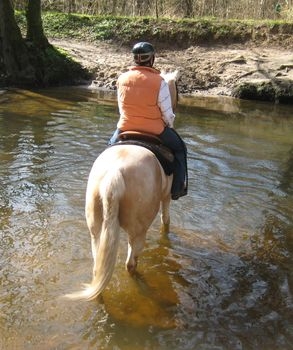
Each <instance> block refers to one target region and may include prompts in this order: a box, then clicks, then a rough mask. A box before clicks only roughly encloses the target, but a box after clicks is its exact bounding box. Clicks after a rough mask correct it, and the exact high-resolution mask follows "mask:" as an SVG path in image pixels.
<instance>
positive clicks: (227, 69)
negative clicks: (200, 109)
mask: <svg viewBox="0 0 293 350" xmlns="http://www.w3.org/2000/svg"><path fill="white" fill-rule="evenodd" d="M50 42H51V43H52V44H53V45H55V46H57V47H60V48H62V49H63V50H65V51H66V52H68V54H69V55H70V56H71V57H72V58H74V59H75V60H76V61H77V62H79V63H81V65H82V66H83V67H85V68H87V69H88V70H90V71H91V73H92V76H93V80H92V81H91V82H88V83H89V84H90V85H91V87H95V88H103V89H115V83H116V79H117V77H118V76H119V74H120V73H121V72H123V71H125V70H126V69H127V67H129V66H130V65H132V58H131V55H130V49H131V48H130V47H126V46H119V45H118V44H113V43H109V42H95V44H92V43H86V42H80V41H77V40H66V39H51V40H50ZM155 65H156V67H157V68H159V69H160V70H165V71H170V70H179V72H180V79H179V82H178V87H179V91H180V93H181V94H186V93H188V94H204V95H206V94H208V95H223V96H233V94H235V91H236V89H237V87H239V86H241V85H243V84H244V83H245V84H257V85H263V84H264V83H265V84H268V83H270V84H271V83H272V82H273V83H274V82H276V81H280V80H282V81H285V82H288V83H289V85H290V84H292V81H293V54H292V51H291V50H290V49H285V48H283V47H278V46H268V45H266V44H265V43H263V44H262V45H254V44H251V43H249V44H231V45H225V46H224V45H215V46H190V47H188V48H187V49H172V48H171V47H170V48H168V49H162V50H160V51H158V52H157V55H156V62H155ZM292 95H293V94H292ZM256 99H257V98H256ZM259 99H266V98H265V96H264V98H259Z"/></svg>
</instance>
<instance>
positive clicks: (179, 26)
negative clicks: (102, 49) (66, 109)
mask: <svg viewBox="0 0 293 350" xmlns="http://www.w3.org/2000/svg"><path fill="white" fill-rule="evenodd" d="M17 21H18V23H19V25H20V27H21V29H22V31H25V26H26V23H25V17H24V14H23V13H21V12H18V13H17ZM43 26H44V30H45V33H46V35H47V37H54V38H72V39H77V40H84V41H88V42H95V41H103V40H111V41H114V42H117V43H119V44H129V43H132V42H133V41H137V40H149V41H152V42H155V43H161V44H162V43H163V44H164V45H174V46H177V47H180V46H188V45H194V44H211V43H215V44H217V43H221V44H223V43H231V42H239V43H242V42H245V41H248V40H251V39H252V36H253V37H254V38H255V37H256V35H255V33H256V34H257V33H258V32H259V31H260V30H261V31H262V33H263V32H267V33H269V34H282V35H284V34H287V35H290V34H293V22H285V21H281V20H275V21H273V20H266V21H254V20H245V21H244V20H241V21H240V20H236V19H229V20H218V19H216V18H194V19H171V18H160V19H156V18H153V17H125V16H124V17H116V16H89V15H79V14H65V13H59V12H54V13H53V12H44V13H43ZM253 33H254V35H252V34H253ZM260 38H261V36H260Z"/></svg>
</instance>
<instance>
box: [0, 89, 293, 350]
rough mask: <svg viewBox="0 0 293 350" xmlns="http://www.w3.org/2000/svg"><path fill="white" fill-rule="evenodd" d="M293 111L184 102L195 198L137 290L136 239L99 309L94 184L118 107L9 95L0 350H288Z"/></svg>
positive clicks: (98, 99) (153, 239)
mask: <svg viewBox="0 0 293 350" xmlns="http://www.w3.org/2000/svg"><path fill="white" fill-rule="evenodd" d="M292 112H293V110H292V107H286V106H274V105H270V104H261V103H251V102H243V101H242V102H240V101H238V102H237V101H234V100H231V99H219V98H217V99H212V98H200V97H189V98H188V97H185V98H182V99H181V104H180V107H179V109H178V111H177V121H176V127H177V131H178V132H179V133H180V134H181V135H182V137H183V138H184V139H185V141H186V144H187V147H188V164H189V194H188V196H187V197H184V198H182V199H180V200H179V201H173V202H172V205H171V221H172V224H171V232H170V234H169V235H168V237H161V236H160V234H159V220H158V218H157V219H156V221H155V222H154V224H153V225H152V227H151V228H150V230H149V233H148V237H147V244H146V247H145V250H144V252H143V255H142V256H141V258H140V261H139V272H140V277H138V278H136V279H132V278H130V277H129V276H128V274H127V273H126V272H125V270H124V261H125V258H126V237H125V235H121V242H120V250H119V258H118V261H117V265H116V269H115V272H114V275H113V278H112V280H111V282H110V284H109V285H108V287H107V289H106V291H105V292H104V294H103V300H99V301H93V302H85V303H84V302H69V301H65V300H63V299H62V298H60V296H62V295H64V294H65V293H68V292H71V291H75V290H77V289H80V287H81V285H82V283H84V282H89V281H90V279H91V270H92V258H91V250H90V249H91V248H90V239H89V234H88V230H87V227H86V223H85V218H84V194H85V188H86V182H87V176H88V173H89V171H90V168H91V165H92V163H93V161H94V159H95V158H96V157H97V155H98V154H99V153H100V152H101V151H102V150H103V149H104V148H105V146H106V143H107V141H108V138H109V137H110V135H111V133H112V131H113V130H114V128H115V124H116V121H117V107H116V104H115V96H113V95H111V94H107V93H104V92H93V91H89V90H86V89H77V88H68V89H54V90H47V91H39V92H28V91H10V92H5V93H1V94H0V179H1V180H0V181H1V182H0V196H1V197H0V220H1V221H0V238H1V239H0V269H1V272H0V288H1V289H0V349H9V350H10V349H13V350H14V349H24V350H26V349H42V350H43V349H44V350H46V349H115V350H119V349H121V350H122V349H125V350H131V349H135V350H140V349H169V350H171V349H180V350H183V349H217V350H218V349H225V350H226V349H231V350H232V349H233V350H235V349H236V350H237V349H239V350H240V349H255V350H256V349H258V350H259V349H266V350H275V349H282V350H283V349H292V344H293V299H292V298H293V294H292V292H293V270H292V267H293V261H292V257H293V222H292V221H293V220H292V218H293V113H292Z"/></svg>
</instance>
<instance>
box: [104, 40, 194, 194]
mask: <svg viewBox="0 0 293 350" xmlns="http://www.w3.org/2000/svg"><path fill="white" fill-rule="evenodd" d="M132 53H133V58H134V62H135V64H136V65H135V66H134V67H131V68H130V69H129V71H127V72H125V73H123V74H121V75H120V77H119V78H118V81H117V91H118V93H117V95H118V107H119V113H120V118H119V121H118V124H117V130H116V131H115V133H114V135H113V136H112V138H111V140H110V142H109V144H113V143H115V142H116V141H117V139H118V135H119V133H121V132H123V131H140V132H146V133H150V134H154V135H156V136H158V137H159V138H160V139H161V141H162V143H163V144H164V145H165V146H167V147H168V148H170V149H171V150H172V152H173V153H174V157H175V170H174V174H173V184H172V188H171V194H172V199H174V200H175V199H178V198H180V197H182V196H184V195H186V194H187V188H186V172H187V169H186V146H185V144H184V142H183V140H182V139H181V138H180V137H179V135H178V134H177V133H176V132H175V130H174V129H173V122H174V118H175V115H174V113H173V109H172V103H171V96H170V91H169V86H168V84H167V82H166V81H165V80H164V79H163V78H162V77H161V75H160V71H158V70H157V69H155V68H153V64H154V61H155V50H154V48H153V46H152V45H151V44H150V43H148V42H139V43H137V44H135V45H134V46H133V49H132Z"/></svg>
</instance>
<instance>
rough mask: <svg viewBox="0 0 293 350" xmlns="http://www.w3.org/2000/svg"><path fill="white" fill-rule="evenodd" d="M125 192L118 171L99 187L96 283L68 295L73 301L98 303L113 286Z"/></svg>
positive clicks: (108, 173) (102, 181) (95, 259)
mask: <svg viewBox="0 0 293 350" xmlns="http://www.w3.org/2000/svg"><path fill="white" fill-rule="evenodd" d="M124 192H125V182H124V179H123V176H122V174H121V171H120V170H119V169H117V168H115V169H111V170H110V171H108V172H106V174H105V176H104V177H103V179H102V180H101V182H100V184H99V194H100V198H101V201H102V205H103V218H102V219H103V223H102V229H101V235H100V242H99V245H98V248H97V249H96V251H95V257H94V261H95V265H94V273H93V279H92V282H91V283H90V284H87V285H85V287H86V288H85V289H84V290H83V291H81V292H77V293H74V294H70V295H67V297H69V298H70V299H75V300H76V299H79V300H81V299H85V300H92V299H95V298H96V297H97V296H98V295H99V294H101V293H102V291H103V290H104V289H105V288H106V286H107V284H108V283H109V282H110V279H111V277H112V274H113V271H114V267H115V263H116V259H117V252H118V246H119V231H120V225H119V217H118V216H119V201H120V198H121V197H122V195H123V194H124ZM93 254H94V253H93Z"/></svg>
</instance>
